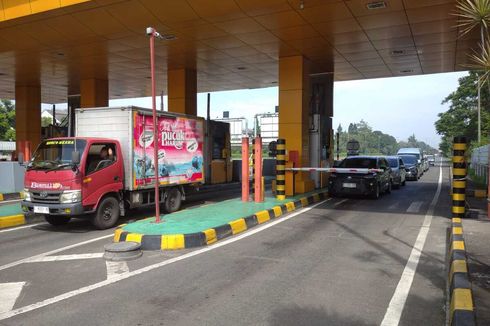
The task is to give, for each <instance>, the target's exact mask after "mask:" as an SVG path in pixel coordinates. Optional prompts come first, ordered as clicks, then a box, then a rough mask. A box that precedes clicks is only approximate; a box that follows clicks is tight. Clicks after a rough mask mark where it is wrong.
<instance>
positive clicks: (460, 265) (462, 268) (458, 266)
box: [449, 260, 468, 280]
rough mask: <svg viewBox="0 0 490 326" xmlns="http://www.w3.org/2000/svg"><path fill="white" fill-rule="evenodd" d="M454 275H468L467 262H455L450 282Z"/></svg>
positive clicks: (452, 264)
mask: <svg viewBox="0 0 490 326" xmlns="http://www.w3.org/2000/svg"><path fill="white" fill-rule="evenodd" d="M454 273H468V267H467V266H466V260H453V262H452V263H451V270H450V271H449V280H452V278H453V274H454Z"/></svg>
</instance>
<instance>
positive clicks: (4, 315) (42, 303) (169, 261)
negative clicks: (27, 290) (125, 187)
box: [0, 199, 329, 320]
mask: <svg viewBox="0 0 490 326" xmlns="http://www.w3.org/2000/svg"><path fill="white" fill-rule="evenodd" d="M328 200H329V199H327V200H323V201H321V202H318V203H316V204H313V205H311V206H309V207H305V208H303V209H301V210H298V211H296V212H294V213H291V214H289V215H287V216H285V217H283V218H281V219H278V220H274V221H271V222H269V223H267V224H262V225H260V226H257V227H256V228H253V229H251V230H248V231H245V232H243V233H241V234H238V235H236V236H234V237H231V238H228V239H225V240H223V241H220V242H216V243H214V244H211V245H208V246H207V247H203V248H201V249H198V250H195V251H192V252H189V253H186V254H183V255H181V256H178V257H174V258H170V259H167V260H165V261H163V262H160V263H156V264H153V265H149V266H146V267H143V268H140V269H137V270H134V271H132V272H129V273H121V274H118V275H114V276H113V277H111V278H110V279H107V280H105V281H102V282H98V283H95V284H92V285H88V286H85V287H82V288H80V289H77V290H73V291H70V292H66V293H63V294H60V295H58V296H55V297H52V298H49V299H46V300H43V301H39V302H37V303H33V304H30V305H27V306H24V307H20V308H17V309H14V310H11V311H9V312H5V313H0V320H4V319H7V318H11V317H14V316H17V315H20V314H23V313H26V312H29V311H33V310H36V309H39V308H43V307H46V306H48V305H51V304H54V303H57V302H60V301H63V300H66V299H69V298H72V297H75V296H77V295H80V294H83V293H88V292H91V291H94V290H96V289H99V288H102V287H104V286H106V285H111V284H114V283H117V282H119V281H122V280H125V279H127V278H130V277H133V276H136V275H140V274H143V273H145V272H149V271H152V270H154V269H157V268H160V267H164V266H167V265H170V264H173V263H176V262H179V261H181V260H185V259H188V258H191V257H194V256H197V255H200V254H203V253H206V252H208V251H212V250H216V249H218V248H221V247H224V246H226V245H229V244H232V243H234V242H236V241H240V240H242V239H244V238H247V237H250V236H253V235H255V234H257V233H259V232H261V231H264V230H266V229H268V228H271V227H273V226H275V225H277V224H279V223H283V222H286V221H287V220H289V219H291V218H293V217H295V216H297V215H300V214H303V213H306V212H308V211H310V210H312V209H314V208H316V207H318V206H320V205H322V204H324V203H325V202H327V201H328ZM110 236H112V234H111V235H110Z"/></svg>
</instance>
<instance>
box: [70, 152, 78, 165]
mask: <svg viewBox="0 0 490 326" xmlns="http://www.w3.org/2000/svg"><path fill="white" fill-rule="evenodd" d="M71 162H72V163H73V164H80V152H79V151H73V152H71Z"/></svg>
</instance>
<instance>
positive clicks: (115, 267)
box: [105, 260, 129, 280]
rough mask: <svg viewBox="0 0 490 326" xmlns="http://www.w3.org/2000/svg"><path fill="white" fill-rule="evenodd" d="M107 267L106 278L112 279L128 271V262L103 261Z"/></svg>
mask: <svg viewBox="0 0 490 326" xmlns="http://www.w3.org/2000/svg"><path fill="white" fill-rule="evenodd" d="M105 265H106V268H107V279H108V280H110V279H113V278H115V277H117V276H119V275H121V274H125V273H129V267H128V263H127V262H125V261H110V260H106V262H105Z"/></svg>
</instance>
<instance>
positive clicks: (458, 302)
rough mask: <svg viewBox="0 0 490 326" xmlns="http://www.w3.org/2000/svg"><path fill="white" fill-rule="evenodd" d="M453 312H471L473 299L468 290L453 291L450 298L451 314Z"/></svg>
mask: <svg viewBox="0 0 490 326" xmlns="http://www.w3.org/2000/svg"><path fill="white" fill-rule="evenodd" d="M454 310H470V311H472V310H473V299H472V298H471V290H470V289H454V290H453V296H452V298H451V313H453V312H454Z"/></svg>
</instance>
